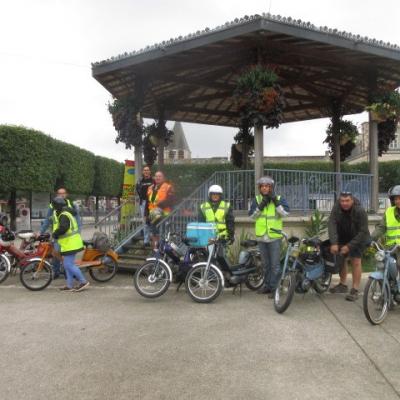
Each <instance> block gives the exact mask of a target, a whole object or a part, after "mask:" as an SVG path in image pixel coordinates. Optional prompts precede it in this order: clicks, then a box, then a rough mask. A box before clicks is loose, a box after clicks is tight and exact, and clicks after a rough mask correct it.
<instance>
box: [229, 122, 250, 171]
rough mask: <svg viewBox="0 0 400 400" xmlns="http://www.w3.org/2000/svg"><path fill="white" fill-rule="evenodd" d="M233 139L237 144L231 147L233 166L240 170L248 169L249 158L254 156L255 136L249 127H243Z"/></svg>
mask: <svg viewBox="0 0 400 400" xmlns="http://www.w3.org/2000/svg"><path fill="white" fill-rule="evenodd" d="M233 139H234V140H235V143H234V144H232V146H231V161H232V164H233V165H234V166H235V167H238V168H243V167H246V168H247V161H248V157H249V156H251V155H253V154H254V135H253V133H252V132H251V131H250V129H249V128H248V127H241V128H240V130H239V132H238V133H237V134H236V135H235V137H234V138H233ZM246 153H247V154H246Z"/></svg>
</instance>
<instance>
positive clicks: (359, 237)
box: [328, 192, 370, 301]
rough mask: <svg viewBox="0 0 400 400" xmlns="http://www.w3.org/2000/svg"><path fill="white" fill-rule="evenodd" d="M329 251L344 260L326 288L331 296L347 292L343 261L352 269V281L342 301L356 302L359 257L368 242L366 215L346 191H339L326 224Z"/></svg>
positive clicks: (360, 269) (357, 202)
mask: <svg viewBox="0 0 400 400" xmlns="http://www.w3.org/2000/svg"><path fill="white" fill-rule="evenodd" d="M328 233H329V241H330V245H331V247H330V251H331V253H332V254H335V255H341V256H342V257H343V258H344V262H343V265H342V267H341V269H340V272H339V276H340V282H339V283H338V284H337V285H336V286H334V287H332V288H331V289H329V291H330V292H331V293H347V292H348V287H347V284H346V281H347V259H350V262H351V266H352V275H353V282H352V288H351V290H350V293H348V294H347V295H346V300H348V301H356V300H357V298H358V290H359V287H360V282H361V273H362V267H361V257H362V254H363V252H364V250H365V248H366V247H367V245H368V243H369V241H370V234H369V230H368V216H367V213H366V211H365V210H364V208H363V207H362V206H361V204H360V202H359V200H358V199H356V198H355V197H353V195H352V193H350V192H342V193H340V195H339V199H338V201H337V202H336V203H335V204H334V206H333V208H332V211H331V214H330V216H329V222H328Z"/></svg>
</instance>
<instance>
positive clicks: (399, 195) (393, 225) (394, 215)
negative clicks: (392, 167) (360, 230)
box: [371, 185, 400, 272]
mask: <svg viewBox="0 0 400 400" xmlns="http://www.w3.org/2000/svg"><path fill="white" fill-rule="evenodd" d="M388 196H389V199H390V207H388V208H387V209H386V211H385V214H384V215H383V217H382V220H381V221H380V222H379V223H378V224H377V225H376V227H375V230H374V231H373V232H372V234H371V237H372V240H375V241H376V240H378V239H380V238H381V237H384V238H385V245H386V246H388V247H391V246H394V245H396V244H398V245H400V185H396V186H393V187H392V188H390V189H389V192H388ZM397 268H398V270H399V272H400V252H399V251H398V252H397Z"/></svg>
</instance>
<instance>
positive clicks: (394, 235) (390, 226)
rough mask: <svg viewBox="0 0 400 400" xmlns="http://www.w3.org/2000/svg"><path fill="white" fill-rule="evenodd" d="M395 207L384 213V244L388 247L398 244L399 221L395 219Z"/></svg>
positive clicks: (399, 233)
mask: <svg viewBox="0 0 400 400" xmlns="http://www.w3.org/2000/svg"><path fill="white" fill-rule="evenodd" d="M395 212H396V206H394V207H389V208H388V209H387V210H386V211H385V218H386V244H387V245H388V246H391V245H394V244H400V221H398V220H397V219H396V214H395Z"/></svg>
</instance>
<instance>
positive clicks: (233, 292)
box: [232, 283, 242, 297]
mask: <svg viewBox="0 0 400 400" xmlns="http://www.w3.org/2000/svg"><path fill="white" fill-rule="evenodd" d="M238 287H239V297H242V284H241V283H239V285H236V286H235V287H234V288H233V291H232V294H233V295H235V294H236V289H237V288H238Z"/></svg>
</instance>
